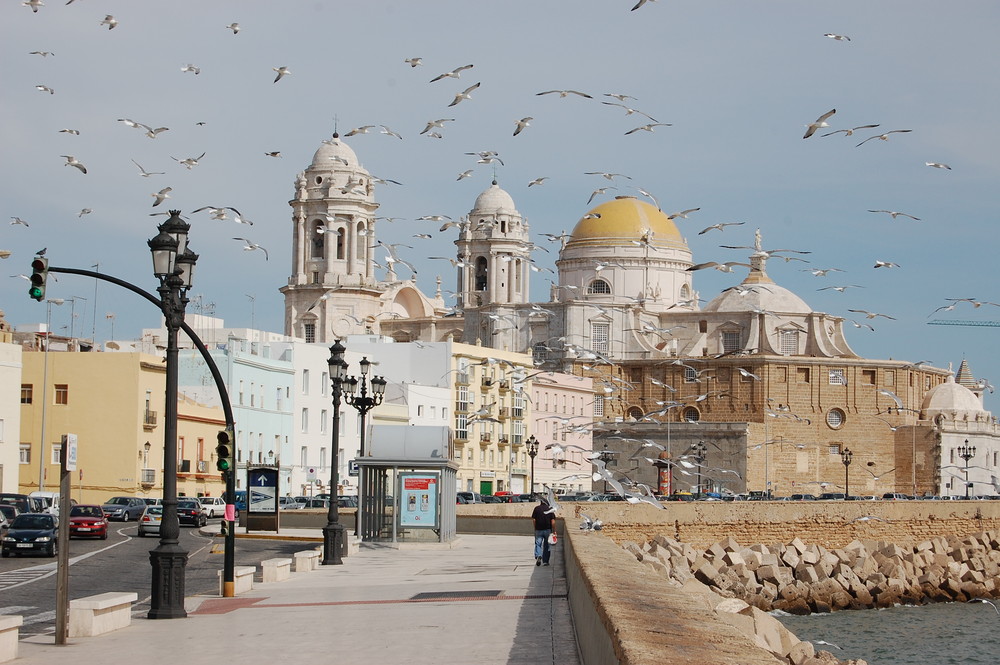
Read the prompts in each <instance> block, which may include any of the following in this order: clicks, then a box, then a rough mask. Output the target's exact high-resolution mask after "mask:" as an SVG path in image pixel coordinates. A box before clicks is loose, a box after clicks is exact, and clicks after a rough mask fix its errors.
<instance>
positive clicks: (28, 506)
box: [0, 492, 45, 513]
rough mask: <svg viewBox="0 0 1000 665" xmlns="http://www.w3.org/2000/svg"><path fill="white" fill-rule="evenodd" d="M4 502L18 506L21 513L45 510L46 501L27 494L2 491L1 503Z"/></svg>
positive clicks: (42, 511) (0, 495)
mask: <svg viewBox="0 0 1000 665" xmlns="http://www.w3.org/2000/svg"><path fill="white" fill-rule="evenodd" d="M2 503H6V504H9V505H11V506H15V507H17V510H18V512H21V513H44V512H45V503H44V502H43V501H42V500H41V499H36V498H35V497H32V496H28V495H27V494H14V493H11V492H3V493H0V504H2Z"/></svg>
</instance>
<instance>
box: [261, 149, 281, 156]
mask: <svg viewBox="0 0 1000 665" xmlns="http://www.w3.org/2000/svg"><path fill="white" fill-rule="evenodd" d="M264 156H265V157H281V151H280V150H272V151H271V152H265V153H264Z"/></svg>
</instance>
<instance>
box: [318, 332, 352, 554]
mask: <svg viewBox="0 0 1000 665" xmlns="http://www.w3.org/2000/svg"><path fill="white" fill-rule="evenodd" d="M346 350H347V349H346V348H345V347H344V345H343V344H341V343H340V340H339V339H338V340H336V341H335V342H334V343H333V346H331V347H330V359H329V360H328V361H327V365H329V368H330V383H331V390H330V393H331V395H332V397H333V434H332V436H331V447H332V450H331V451H330V456H331V457H332V459H331V461H330V507H329V510H328V512H327V514H326V520H327V522H326V526H324V527H323V561H322V563H323V565H324V566H329V565H334V566H339V565H340V564H342V563H344V562H343V560H342V559H341V551H342V548H343V545H344V525H343V524H341V523H340V512H339V508H340V502H339V501H338V500H337V498H338V497H337V494H338V487H339V485H340V398H341V396H342V395H343V385H344V372H346V371H347V363H346V362H345V361H344V351H346Z"/></svg>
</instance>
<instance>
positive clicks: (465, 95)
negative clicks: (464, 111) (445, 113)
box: [448, 81, 482, 106]
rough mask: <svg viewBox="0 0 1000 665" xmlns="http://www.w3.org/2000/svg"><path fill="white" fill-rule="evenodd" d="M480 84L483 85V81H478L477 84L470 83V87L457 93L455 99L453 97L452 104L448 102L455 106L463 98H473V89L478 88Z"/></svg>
mask: <svg viewBox="0 0 1000 665" xmlns="http://www.w3.org/2000/svg"><path fill="white" fill-rule="evenodd" d="M480 85H482V81H480V82H479V83H476V84H475V85H470V86H469V87H468V88H466V89H465V90H463V91H462V92H460V93H458V94H457V95H455V99H453V100H452V102H451V104H448V106H455V105H456V104H458V103H459V102H461V101H462V100H465V99H471V98H472V97H471V95H472V91H473V90H475V89H476V88H478V87H479V86H480Z"/></svg>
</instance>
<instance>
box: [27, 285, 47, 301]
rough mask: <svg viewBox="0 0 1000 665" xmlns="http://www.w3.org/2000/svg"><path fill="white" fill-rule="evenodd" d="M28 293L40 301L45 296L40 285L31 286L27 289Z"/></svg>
mask: <svg viewBox="0 0 1000 665" xmlns="http://www.w3.org/2000/svg"><path fill="white" fill-rule="evenodd" d="M28 295H29V296H31V297H32V298H34V299H35V300H37V301H39V302H41V301H42V299H43V298H45V289H44V288H43V287H41V286H33V287H31V288H30V289H28Z"/></svg>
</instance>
